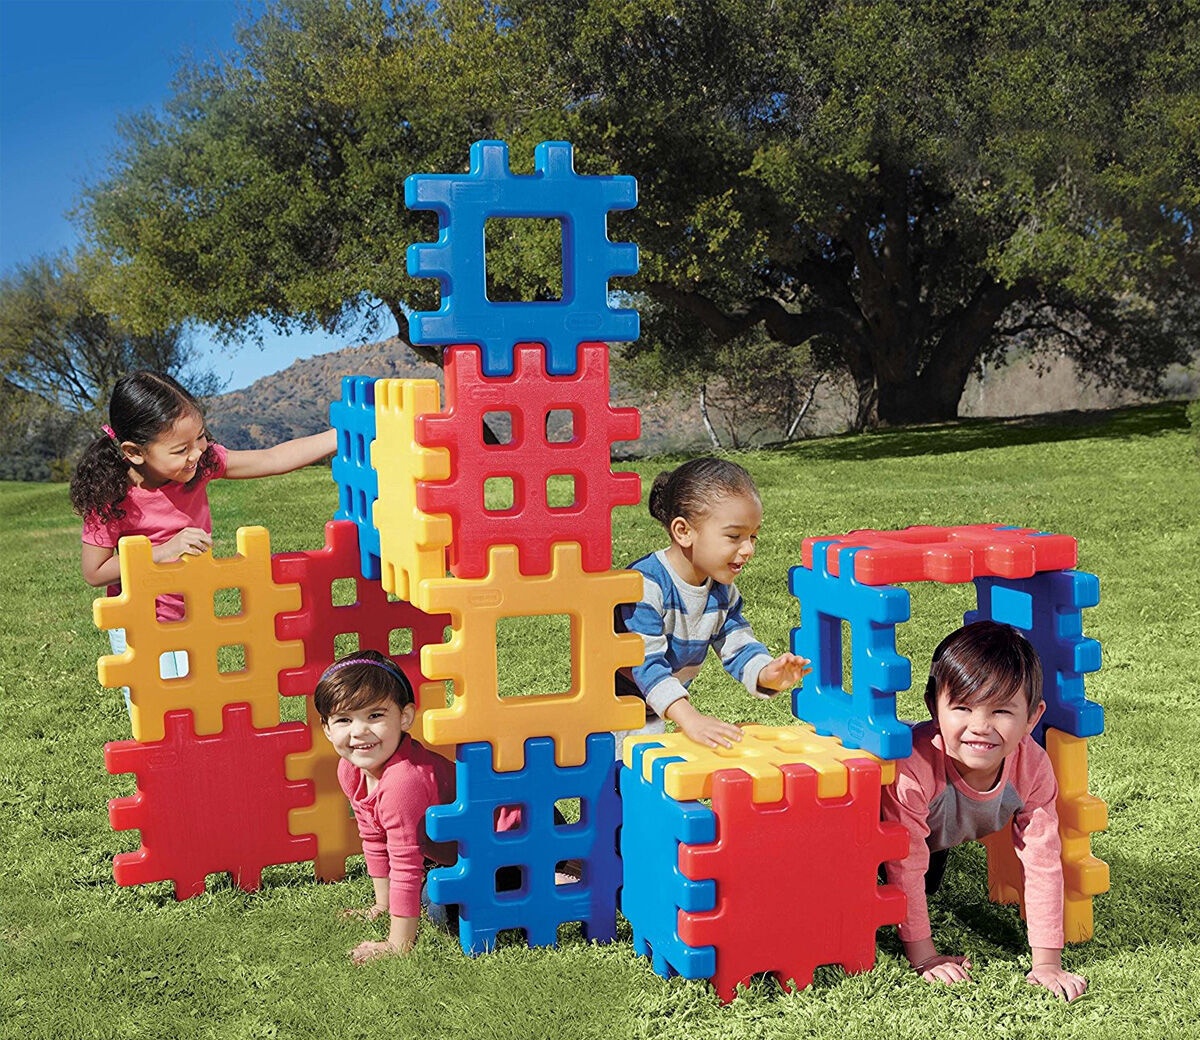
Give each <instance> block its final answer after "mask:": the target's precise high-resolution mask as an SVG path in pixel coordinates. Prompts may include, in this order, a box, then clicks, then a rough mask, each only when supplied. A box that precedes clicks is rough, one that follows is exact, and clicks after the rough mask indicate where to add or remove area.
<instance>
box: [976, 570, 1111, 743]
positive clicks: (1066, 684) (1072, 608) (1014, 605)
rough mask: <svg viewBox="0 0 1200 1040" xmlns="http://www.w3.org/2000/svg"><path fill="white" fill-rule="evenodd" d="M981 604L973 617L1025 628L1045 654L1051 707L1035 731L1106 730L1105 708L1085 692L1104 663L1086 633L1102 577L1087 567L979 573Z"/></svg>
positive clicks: (1084, 733)
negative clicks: (1017, 576) (1020, 575)
mask: <svg viewBox="0 0 1200 1040" xmlns="http://www.w3.org/2000/svg"><path fill="white" fill-rule="evenodd" d="M975 587H976V591H977V596H978V604H979V606H978V609H977V610H974V611H971V612H969V613H967V614H966V615H965V620H966V621H967V623H970V622H973V621H982V620H985V619H988V620H992V621H998V622H1000V623H1001V624H1006V625H1013V626H1014V627H1016V628H1019V629H1021V630H1022V632H1024V634H1025V636H1026V637H1027V638H1028V639H1029V641H1030V642H1031V643H1032V644H1033V646H1034V649H1036V650H1037V652H1038V656H1039V657H1040V658H1041V660H1042V694H1043V697H1044V698H1045V701H1046V711H1045V714H1043V715H1042V720H1041V722H1039V723H1038V728H1037V730H1035V732H1034V736H1035V737H1036V738H1037V740H1038V741H1039V743H1044V738H1043V736H1042V734H1043V732H1044V731H1045V730H1046V728H1047V727H1053V728H1055V729H1059V730H1062V731H1063V732H1064V733H1070V734H1071V735H1073V736H1076V737H1094V736H1098V735H1099V734H1100V733H1103V732H1104V709H1103V708H1102V707H1101V706H1100V705H1099V704H1097V703H1096V702H1095V701H1090V700H1088V699H1087V697H1086V695H1085V693H1084V682H1083V677H1084V674H1085V673H1087V672H1094V671H1097V670H1098V669H1099V668H1100V644H1099V643H1098V642H1097V641H1096V640H1094V639H1088V638H1087V637H1085V636H1084V634H1083V609H1084V608H1085V607H1094V606H1095V605H1096V604H1097V603H1099V602H1100V582H1099V580H1098V579H1097V578H1096V576H1095V575H1094V574H1088V573H1087V572H1086V571H1069V570H1068V571H1051V572H1049V573H1044V574H1035V575H1034V576H1033V577H1032V578H1026V579H1024V580H1005V579H1002V578H978V579H976V581H975Z"/></svg>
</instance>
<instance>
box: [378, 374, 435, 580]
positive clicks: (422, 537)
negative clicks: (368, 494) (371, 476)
mask: <svg viewBox="0 0 1200 1040" xmlns="http://www.w3.org/2000/svg"><path fill="white" fill-rule="evenodd" d="M440 407H441V404H440V396H439V389H438V385H437V383H436V382H435V381H434V380H432V379H379V380H376V382H375V440H374V441H372V442H371V464H372V465H373V466H374V467H375V472H376V473H377V474H378V477H379V495H378V497H377V499H376V501H375V508H374V514H373V519H374V521H375V527H376V528H377V529H378V531H379V559H380V581H381V583H382V585H383V587H384V589H386V590H387V591H388V592H390V593H392V595H394V596H398V597H399V598H400V599H403V600H406V601H407V602H409V603H412V602H413V598H412V592H413V590H414V589H415V588H416V586H417V585H419V584H420V583H421V582H422V581H425V580H427V579H431V578H444V577H445V576H446V546H447V545H449V544H450V539H451V537H452V529H451V523H450V517H448V516H446V515H445V514H442V513H438V514H433V515H431V514H429V513H423V512H422V511H421V510H420V509H418V508H417V481H418V480H448V479H449V478H450V452H449V451H447V450H446V449H445V448H426V447H425V446H424V445H422V444H419V443H417V437H416V421H417V416H418V415H425V414H428V413H430V412H437V411H438V410H439V409H440Z"/></svg>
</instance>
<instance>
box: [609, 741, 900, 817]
mask: <svg viewBox="0 0 1200 1040" xmlns="http://www.w3.org/2000/svg"><path fill="white" fill-rule="evenodd" d="M642 744H653V745H654V747H652V748H650V749H649V750H644V751H642V750H641V745H642ZM639 751H640V753H639ZM635 756H636V758H637V759H638V760H639V761H640V762H641V763H642V766H641V768H642V775H643V777H644V778H645V779H647V780H648V779H650V777H651V770H652V769H654V768H656V766H657V763H658V760H659V759H660V758H670V760H671V761H670V764H669V765H667V766H666V769H665V771H664V773H663V780H662V784H663V790H664V791H665V792H666V794H667V795H668V797H670V798H674V799H676V800H677V801H697V800H699V799H701V798H711V797H712V780H713V777H714V776H715V775H716V774H717V773H718V772H719V771H720V770H722V769H737V770H740V771H741V772H742V773H744V774H745V775H747V776H748V777H750V780H751V783H752V784H753V785H754V801H756V802H777V801H779V799H780V798H782V797H783V778H784V774H783V767H784V766H785V765H794V764H797V763H799V764H802V765H807V766H808V767H809V768H810V769H812V770H813V771H814V772H815V773H816V774H817V794H818V795H819V796H820V797H821V798H838V797H841V796H843V795H844V794H845V793H846V784H847V773H846V766H845V763H846V762H847V761H848V760H851V759H864V758H865V759H870V760H871V761H879V760H878V759H876V758H874V756H872V755H869V754H866V753H865V752H863V751H858V750H851V749H849V748H845V747H843V746H842V743H841V741H839V740H838V739H837V738H836V737H822V736H818V735H817V733H816V731H815V730H814V729H813V728H812V726H807V725H804V724H803V723H801V724H800V725H798V726H757V725H754V726H743V727H742V739H741V740H740V741H738V742H737V743H735V744H734V745H733V747H728V748H723V747H717V748H709V747H704V746H702V745H700V744H697V743H696V742H695V741H693V740H689V739H688V738H687V737H686V736H684V735H683V734H682V733H669V734H666V735H662V734H658V735H655V736H645V737H629V738H627V739H626V741H625V753H624V762H625V765H627V766H632V765H633V762H634V759H635ZM881 771H882V776H883V782H884V783H885V784H890V783H891V782H892V781H893V780H894V779H895V776H896V766H895V763H893V762H883V763H881Z"/></svg>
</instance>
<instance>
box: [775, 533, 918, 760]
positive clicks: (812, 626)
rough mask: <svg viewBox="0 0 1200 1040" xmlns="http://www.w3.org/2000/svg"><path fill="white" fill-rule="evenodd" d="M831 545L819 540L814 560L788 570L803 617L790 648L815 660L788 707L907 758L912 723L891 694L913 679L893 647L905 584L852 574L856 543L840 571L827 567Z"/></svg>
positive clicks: (855, 744) (904, 614)
mask: <svg viewBox="0 0 1200 1040" xmlns="http://www.w3.org/2000/svg"><path fill="white" fill-rule="evenodd" d="M829 545H830V542H828V541H823V542H816V543H815V544H814V545H813V550H812V558H813V567H811V568H809V567H793V568H792V569H791V570H790V571H789V572H788V574H789V582H790V587H791V591H792V595H793V596H795V597H796V598H797V599H798V600H799V601H800V612H801V620H802V624H801V626H800V627H799V628H793V629H792V653H795V654H799V655H800V656H801V657H807V658H808V659H809V660H810V661H811V662H812V672H811V673H810V674H809V675H807V676H806V677H805V679H804V684H803V685H802V686H801V687H800V688H799V689H797V690H793V691H792V713H793V714H794V715H795V716H796V717H797V718H800V719H803V720H804V721H805V722H809V723H811V724H812V725H813V726H814V727H815V728H816V730H817V732H818V733H820V734H821V735H822V736H828V735H830V734H833V735H834V736H836V737H838V738H839V739H840V740H841V742H842V743H843V744H844V745H845V746H846V747H848V748H862V749H863V750H864V751H869V752H870V753H871V754H873V755H877V756H879V757H880V758H885V759H898V758H907V757H908V756H909V755H910V754H912V730H910V729H909V727H908V726H907V725H905V724H904V723H903V722H900V721H899V720H898V719H897V718H896V693H897V691H899V690H906V689H908V687H909V686H910V685H911V684H912V665H911V663H910V662H909V660H908V658H907V657H904V656H903V655H901V654H899V653H897V652H896V625H897V624H899V623H900V622H902V621H907V620H908V617H909V609H910V608H909V596H908V591H907V590H906V589H901V588H896V587H895V586H892V585H878V586H877V585H863V584H862V583H860V582H858V581H856V580H855V579H854V556H855V554H856V553H857V552H858V549H854V548H847V549H842V550H841V552H840V553H839V555H838V567H839V570H840V572H841V573H840V576H835V575H833V574H831V573H830V572H829V567H828V561H827V553H826V549H827V548H828V546H829ZM843 621H845V622H847V623H848V624H849V626H850V655H851V682H852V685H853V689H852V690H850V691H847V690H846V689H845V688H844V686H843V680H842V622H843Z"/></svg>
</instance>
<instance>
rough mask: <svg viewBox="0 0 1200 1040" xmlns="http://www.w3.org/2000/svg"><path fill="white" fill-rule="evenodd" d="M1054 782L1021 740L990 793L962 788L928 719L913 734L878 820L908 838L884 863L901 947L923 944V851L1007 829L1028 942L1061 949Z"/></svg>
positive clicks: (1041, 754)
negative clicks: (903, 905)
mask: <svg viewBox="0 0 1200 1040" xmlns="http://www.w3.org/2000/svg"><path fill="white" fill-rule="evenodd" d="M1057 797H1058V782H1057V781H1056V780H1055V777H1054V767H1053V766H1052V765H1051V763H1050V757H1049V756H1048V755H1047V754H1046V752H1045V750H1044V749H1043V748H1042V747H1040V746H1039V745H1038V744H1037V743H1036V742H1035V741H1034V739H1033V738H1032V737H1025V738H1024V739H1023V740H1022V741H1021V743H1020V744H1018V745H1017V749H1016V750H1015V751H1014V752H1013V753H1012V754H1011V755H1009V756H1008V757H1007V758H1006V759H1005V760H1004V767H1003V769H1002V770H1001V772H1000V779H999V780H997V781H996V784H995V786H994V787H993V788H992V789H991V790H990V791H976V790H975V789H974V788H973V787H971V786H970V785H968V784H967V783H966V782H965V781H964V780H963V778H962V777H961V776H959V773H958V770H957V769H956V768H955V767H954V764H953V762H952V761H951V759H950V758H949V757H948V756H947V755H946V751H945V748H944V747H943V746H942V738H941V735H940V734H939V733H938V731H937V727H936V726H935V725H934V724H933V723H932V722H923V723H921V725H919V726H917V727H916V728H915V729H914V730H913V751H912V754H911V755H910V756H909V757H908V758H906V759H904V760H903V761H900V762H897V763H896V782H895V783H894V784H892V785H890V786H888V787H885V788H884V789H883V805H882V808H883V818H884V819H885V820H898V821H899V822H900V823H902V824H904V826H905V828H906V829H907V830H908V835H909V849H908V856H907V858H905V859H903V860H893V861H891V862H889V863H887V864H886V866H887V874H888V880H889V881H890V882H892V884H895V885H899V886H900V887H901V888H902V889H903V890H904V894H905V896H906V897H907V899H908V913H907V915H906V916H905V918H904V921H903V923H902V924H901V925H900V938H901V939H903V940H904V941H905V942H916V941H919V940H921V939H928V938H929V937H930V934H931V929H930V927H929V909H928V904H927V902H926V899H925V872H926V870H928V869H929V853H930V852H937V851H939V850H941V849H949V848H953V847H954V846H956V845H961V844H962V843H963V842H966V841H974V840H975V839H977V838H982V837H984V836H985V835H988V834H992V833H994V832H996V831H998V830H1000V829H1001V828H1003V827H1007V826H1011V827H1012V834H1013V845H1014V847H1015V848H1016V851H1017V857H1018V858H1019V859H1020V861H1021V869H1022V871H1023V873H1024V876H1025V919H1026V921H1027V922H1028V926H1029V945H1030V946H1038V947H1044V948H1045V949H1051V950H1056V949H1061V948H1062V945H1063V873H1062V843H1061V841H1060V840H1059V836H1058V810H1057V808H1056V807H1055V799H1056V798H1057Z"/></svg>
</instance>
